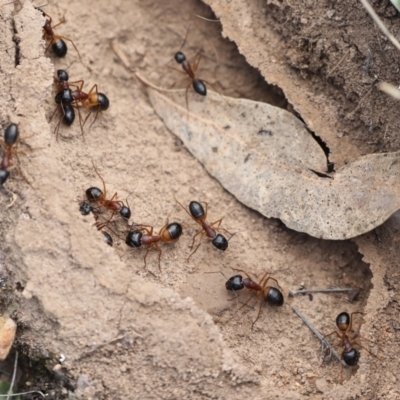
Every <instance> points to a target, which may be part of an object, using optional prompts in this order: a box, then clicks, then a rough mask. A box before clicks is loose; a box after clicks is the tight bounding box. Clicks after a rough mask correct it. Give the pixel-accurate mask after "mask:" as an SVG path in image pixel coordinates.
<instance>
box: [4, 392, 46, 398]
mask: <svg viewBox="0 0 400 400" xmlns="http://www.w3.org/2000/svg"><path fill="white" fill-rule="evenodd" d="M30 393H38V394H40V395H41V396H42V397H43V398H44V399H45V398H46V396H47V394H44V393H42V392H40V391H39V390H31V391H30V392H21V393H13V394H12V395H10V397H15V396H22V395H24V394H30ZM6 396H8V394H0V397H6ZM6 400H7V399H6Z"/></svg>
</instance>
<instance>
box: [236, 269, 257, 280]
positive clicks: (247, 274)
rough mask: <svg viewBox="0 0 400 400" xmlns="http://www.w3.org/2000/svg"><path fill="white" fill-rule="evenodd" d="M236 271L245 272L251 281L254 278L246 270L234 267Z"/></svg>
mask: <svg viewBox="0 0 400 400" xmlns="http://www.w3.org/2000/svg"><path fill="white" fill-rule="evenodd" d="M232 269H233V270H234V271H238V272H243V273H244V274H245V275H246V276H247V278H249V279H250V280H251V281H252V280H253V279H252V278H251V276H250V275H249V274H248V273H247V272H246V271H243V270H242V269H237V268H232Z"/></svg>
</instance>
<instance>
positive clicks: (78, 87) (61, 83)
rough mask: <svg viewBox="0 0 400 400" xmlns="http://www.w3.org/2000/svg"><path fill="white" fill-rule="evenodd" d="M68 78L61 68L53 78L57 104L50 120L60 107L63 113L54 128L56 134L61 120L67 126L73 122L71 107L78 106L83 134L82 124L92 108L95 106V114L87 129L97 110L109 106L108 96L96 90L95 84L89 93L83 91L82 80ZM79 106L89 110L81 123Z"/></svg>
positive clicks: (97, 113)
mask: <svg viewBox="0 0 400 400" xmlns="http://www.w3.org/2000/svg"><path fill="white" fill-rule="evenodd" d="M68 80H69V76H68V73H67V71H65V70H62V69H60V70H58V71H57V78H56V77H55V78H54V82H55V84H56V85H57V94H56V97H55V101H56V103H57V104H58V105H57V107H56V109H55V110H54V112H53V114H52V116H51V118H50V120H51V119H52V118H53V116H54V114H55V113H56V112H57V110H58V109H59V108H60V107H61V109H62V111H63V115H62V117H61V118H60V120H59V122H58V124H57V126H56V128H55V130H54V132H55V133H56V134H57V135H58V130H59V128H60V124H61V121H64V123H65V124H66V125H68V126H70V125H72V123H73V122H74V119H75V112H74V109H73V108H78V115H79V122H80V126H81V131H82V134H83V126H84V125H85V123H86V121H87V119H88V118H89V116H90V114H91V113H92V109H93V108H96V107H97V111H96V116H95V118H94V120H93V122H92V123H91V125H90V127H89V129H90V128H91V127H92V125H93V124H94V123H95V122H96V120H97V117H98V115H99V112H100V111H105V110H107V109H108V107H109V106H110V101H109V100H108V97H107V96H106V95H105V94H104V93H100V92H98V90H97V85H93V87H92V88H91V89H90V91H89V93H85V92H83V91H82V89H83V85H84V81H83V80H79V81H74V82H68ZM71 86H73V87H74V88H75V90H72V89H71ZM79 106H82V107H84V108H85V109H86V110H88V111H89V113H88V115H87V116H86V118H85V120H84V121H83V123H82V117H81V113H80V111H79Z"/></svg>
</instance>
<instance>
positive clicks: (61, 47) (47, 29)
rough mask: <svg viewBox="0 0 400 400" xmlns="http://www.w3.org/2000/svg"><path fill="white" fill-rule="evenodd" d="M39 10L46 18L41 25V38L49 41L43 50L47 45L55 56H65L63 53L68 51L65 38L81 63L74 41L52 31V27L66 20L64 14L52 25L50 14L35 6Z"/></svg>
mask: <svg viewBox="0 0 400 400" xmlns="http://www.w3.org/2000/svg"><path fill="white" fill-rule="evenodd" d="M37 9H38V10H39V11H41V13H42V14H43V16H44V17H45V18H46V21H45V23H44V25H43V39H45V40H47V41H48V42H49V44H48V45H47V47H46V50H45V52H46V51H47V50H48V49H49V47H50V46H51V49H52V50H53V53H54V54H55V55H56V56H57V57H60V58H62V57H65V55H66V54H67V51H68V47H67V44H66V43H65V41H64V40H67V41H69V42H71V43H72V45H73V46H74V48H75V50H76V52H77V53H78V56H79V60H80V62H81V63H82V64H83V61H82V58H81V54H80V53H79V50H78V48H77V47H76V46H75V43H74V42H73V41H72V40H71V39H69V38H67V37H65V36H60V35H55V34H54V32H53V29H54V28H56V27H57V26H59V25H61V24H63V23H64V22H65V21H66V20H65V15H63V17H62V19H61V21H60V22H59V23H58V24H56V25H54V26H52V19H51V17H50V15H48V14H46V13H45V12H44V11H43V10H41V9H39V8H37Z"/></svg>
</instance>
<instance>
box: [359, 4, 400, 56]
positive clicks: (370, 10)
mask: <svg viewBox="0 0 400 400" xmlns="http://www.w3.org/2000/svg"><path fill="white" fill-rule="evenodd" d="M360 1H361V4H362V5H363V6H364V8H365V9H366V10H367V12H368V13H369V15H370V16H371V18H372V19H373V20H374V21H375V22H376V24H377V25H378V27H379V28H380V30H381V31H382V32H383V33H384V34H385V35H386V36H387V38H388V39H389V40H390V41H391V42H392V43H393V44H394V45H395V46H396V47H397V49H398V50H400V43H399V42H398V40H397V39H396V38H395V37H394V36H393V35H392V34H391V33H390V32H389V29H388V28H386V25H385V24H384V23H383V22H382V20H381V19H380V18H379V17H378V14H377V13H376V12H375V11H374V9H373V8H372V6H371V4H369V2H368V0H360Z"/></svg>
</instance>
